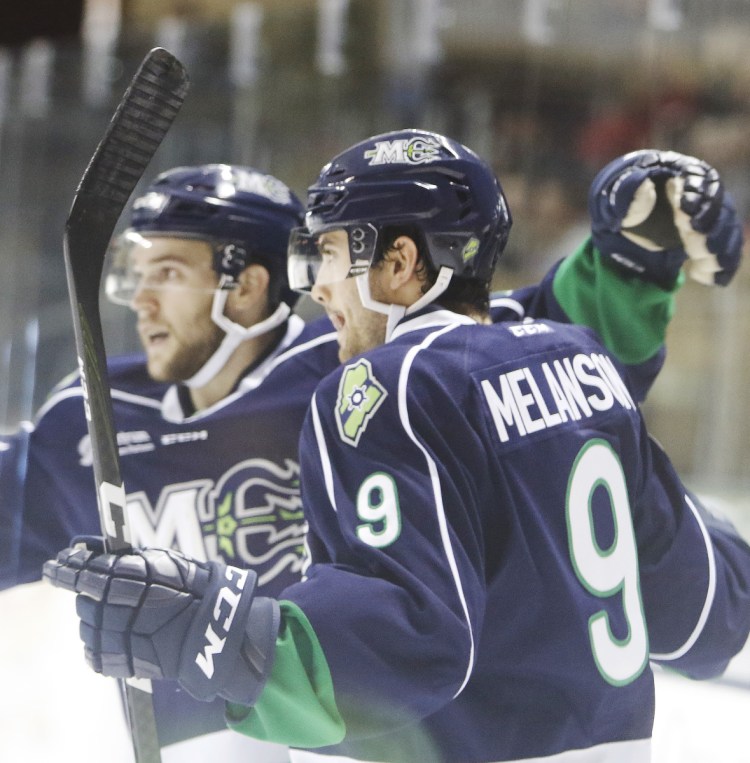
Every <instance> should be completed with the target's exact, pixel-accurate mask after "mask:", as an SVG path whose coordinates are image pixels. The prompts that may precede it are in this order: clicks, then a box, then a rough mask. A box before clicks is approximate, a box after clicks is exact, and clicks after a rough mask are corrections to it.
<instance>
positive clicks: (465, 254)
mask: <svg viewBox="0 0 750 763" xmlns="http://www.w3.org/2000/svg"><path fill="white" fill-rule="evenodd" d="M478 251H479V239H478V238H477V237H476V236H472V237H471V238H470V239H469V240H468V241H467V242H466V246H465V247H464V248H463V250H462V251H461V259H463V261H464V262H468V261H469V260H470V259H471V258H472V257H475V256H476V254H477V252H478Z"/></svg>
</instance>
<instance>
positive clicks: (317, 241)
mask: <svg viewBox="0 0 750 763" xmlns="http://www.w3.org/2000/svg"><path fill="white" fill-rule="evenodd" d="M334 231H342V232H343V233H345V234H346V243H347V246H348V248H349V262H347V261H346V260H345V259H343V258H339V259H337V258H334V257H333V256H331V254H330V252H327V251H326V247H327V246H329V245H330V243H329V242H327V241H326V237H325V234H326V233H331V232H334ZM377 242H378V232H377V229H376V228H375V227H374V226H373V225H371V224H370V223H353V224H350V225H340V224H337V225H330V226H324V227H321V228H317V229H316V231H315V233H311V232H310V231H309V229H308V228H294V229H293V230H292V232H291V234H290V236H289V251H288V254H287V272H288V278H289V286H290V288H292V289H294V290H295V291H302V292H309V291H310V290H311V289H312V287H313V286H314V285H315V284H316V283H317V284H319V285H324V284H329V283H336V282H338V281H343V280H344V279H346V278H353V277H355V276H358V275H362V274H363V273H366V272H367V270H368V268H369V267H370V265H371V264H372V261H373V257H374V256H375V251H376V248H377Z"/></svg>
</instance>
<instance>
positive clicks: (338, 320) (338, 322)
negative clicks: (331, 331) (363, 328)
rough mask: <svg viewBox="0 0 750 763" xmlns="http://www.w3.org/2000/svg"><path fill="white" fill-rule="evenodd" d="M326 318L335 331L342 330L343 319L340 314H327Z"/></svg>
mask: <svg viewBox="0 0 750 763" xmlns="http://www.w3.org/2000/svg"><path fill="white" fill-rule="evenodd" d="M328 318H329V319H330V321H331V323H332V324H333V327H334V328H335V329H336V331H341V329H342V328H344V317H343V316H342V315H341V313H328Z"/></svg>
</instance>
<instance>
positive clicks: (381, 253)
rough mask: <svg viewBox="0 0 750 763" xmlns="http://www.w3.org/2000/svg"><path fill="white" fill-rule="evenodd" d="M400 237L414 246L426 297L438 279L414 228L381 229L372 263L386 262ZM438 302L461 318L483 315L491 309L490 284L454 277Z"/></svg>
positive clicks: (411, 226) (421, 236) (413, 226)
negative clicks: (405, 238)
mask: <svg viewBox="0 0 750 763" xmlns="http://www.w3.org/2000/svg"><path fill="white" fill-rule="evenodd" d="M400 236H407V237H408V238H410V239H412V241H414V243H415V244H416V245H417V252H418V253H419V264H418V265H417V271H416V272H417V276H418V277H419V278H420V279H421V280H422V293H423V294H425V293H426V292H427V291H428V290H429V289H430V287H431V286H432V285H433V284H434V283H435V281H436V280H437V277H438V270H437V268H436V267H435V266H434V265H433V264H432V260H431V259H430V254H429V249H428V247H427V243H426V241H425V239H424V236H423V235H422V231H421V230H420V229H419V228H418V227H417V226H416V225H389V226H384V227H383V228H382V229H381V230H380V235H379V237H378V239H379V241H378V247H377V250H376V252H375V256H374V257H373V263H374V264H378V263H380V262H382V261H384V260H386V259H387V253H388V252H389V251H391V250H392V249H394V248H395V247H394V243H395V242H396V239H398V238H399V237H400ZM437 302H438V303H439V304H441V305H442V306H443V307H445V308H447V309H448V310H452V311H453V312H456V313H461V314H462V315H469V314H471V313H478V314H480V315H482V316H486V315H487V314H488V313H489V309H490V282H489V281H483V280H481V279H478V278H466V277H461V276H456V275H454V276H453V278H451V281H450V283H449V284H448V288H447V289H446V290H445V291H444V292H443V293H442V294H441V295H440V296H439V297H438V298H437Z"/></svg>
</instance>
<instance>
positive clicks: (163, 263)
mask: <svg viewBox="0 0 750 763" xmlns="http://www.w3.org/2000/svg"><path fill="white" fill-rule="evenodd" d="M158 236H159V237H160V238H164V237H174V238H181V239H186V238H187V239H192V240H195V241H205V242H206V244H207V245H208V246H209V247H210V248H211V251H214V249H215V244H214V242H211V241H206V239H204V238H202V237H200V236H186V235H184V234H182V233H181V234H169V233H162V232H159V234H158ZM152 246H153V241H152V240H151V238H150V237H149V235H148V234H145V235H144V234H141V233H139V232H138V231H135V230H132V229H128V230H126V231H124V232H123V233H122V234H121V235H120V236H118V237H117V238H116V239H114V241H113V242H112V245H111V246H110V250H109V252H108V255H107V257H108V260H109V263H108V268H107V274H106V277H105V280H104V291H105V294H106V295H107V298H108V299H109V300H110V301H111V302H114V303H115V304H116V305H124V306H125V307H130V306H131V305H132V303H133V299H134V297H135V295H136V293H137V292H138V291H143V290H154V291H172V290H180V291H185V292H190V293H192V294H198V293H203V294H210V293H212V292H214V291H215V290H216V289H220V288H223V289H229V288H232V287H233V286H234V285H235V284H234V282H233V281H231V280H228V279H224V278H222V279H221V280H220V281H218V282H217V285H216V286H214V287H198V286H191V285H189V284H187V283H185V279H184V276H183V275H182V273H181V272H180V267H179V265H178V264H177V260H175V261H172V260H170V259H159V260H157V261H155V262H153V263H149V264H148V265H146V266H145V267H143V268H140V269H136V267H135V258H134V254H135V252H136V251H137V250H139V249H150V248H151V247H152Z"/></svg>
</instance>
